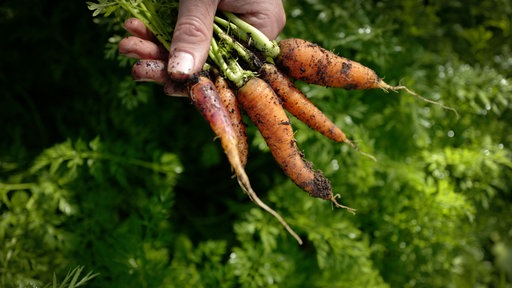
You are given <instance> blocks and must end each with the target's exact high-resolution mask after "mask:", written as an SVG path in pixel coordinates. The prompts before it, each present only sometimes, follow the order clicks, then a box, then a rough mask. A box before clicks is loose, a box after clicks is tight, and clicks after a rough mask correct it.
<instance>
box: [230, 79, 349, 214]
mask: <svg viewBox="0 0 512 288" xmlns="http://www.w3.org/2000/svg"><path fill="white" fill-rule="evenodd" d="M237 96H238V101H239V103H240V105H241V107H242V109H243V110H244V111H245V112H246V113H247V115H248V116H249V117H250V118H251V120H252V122H253V123H254V124H255V125H256V127H257V128H258V130H259V131H260V133H261V135H262V136H263V138H264V139H265V141H266V142H267V145H268V147H269V149H270V152H271V153H272V155H273V156H274V159H276V161H277V162H278V163H279V165H280V166H281V168H282V169H283V171H284V172H285V174H286V175H288V177H290V179H291V180H292V181H293V182H294V183H295V184H296V185H297V186H299V187H300V188H302V189H303V190H304V191H306V192H308V193H309V195H311V196H313V197H319V198H322V199H326V200H331V201H332V202H334V203H335V205H336V206H337V207H343V208H348V207H346V206H343V205H340V204H338V203H337V202H336V200H335V197H334V195H333V193H332V188H331V184H330V183H329V180H327V178H325V177H324V175H323V174H322V172H321V171H314V170H313V165H312V164H311V163H309V162H307V161H306V160H305V159H304V155H303V153H302V152H300V150H299V149H298V147H297V143H296V141H295V138H294V136H293V129H292V127H291V124H290V120H289V119H288V116H287V115H286V112H285V111H284V109H283V107H282V106H281V103H280V100H279V98H278V96H277V95H276V94H275V92H274V90H272V87H270V85H269V84H268V83H267V82H265V81H264V80H262V79H260V78H251V79H250V80H248V81H247V82H246V83H245V84H244V85H243V86H242V87H241V88H240V89H239V90H238V92H237ZM348 209H349V210H352V209H351V208H348Z"/></svg>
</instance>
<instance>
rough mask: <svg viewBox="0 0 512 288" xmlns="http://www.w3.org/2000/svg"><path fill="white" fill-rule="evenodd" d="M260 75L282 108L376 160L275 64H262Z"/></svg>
mask: <svg viewBox="0 0 512 288" xmlns="http://www.w3.org/2000/svg"><path fill="white" fill-rule="evenodd" d="M260 77H261V78H262V79H263V80H265V81H266V82H267V83H268V84H270V86H271V87H272V89H274V92H276V94H277V96H279V98H280V99H281V105H282V106H283V108H284V109H286V110H287V111H288V112H290V113H291V114H292V115H293V116H295V117H297V119H299V120H300V121H302V122H304V123H306V124H307V125H308V126H309V127H311V128H312V129H314V130H316V131H318V132H320V133H322V134H323V135H325V136H327V137H328V138H330V139H332V140H334V141H337V142H345V143H347V144H349V145H350V146H352V148H354V149H356V150H357V151H359V152H360V153H362V154H363V155H365V156H367V157H370V158H371V159H373V160H376V159H375V157H374V156H372V155H370V154H367V153H364V152H362V151H360V150H359V147H357V146H356V145H355V144H354V143H353V142H352V141H350V139H348V138H347V136H346V135H345V133H343V131H341V129H340V128H338V127H337V126H336V125H335V124H334V123H333V122H332V121H331V120H330V119H329V118H328V117H327V116H326V115H325V114H324V113H323V112H322V111H321V110H320V109H318V107H316V106H315V104H313V102H311V100H309V98H308V97H306V95H304V93H302V91H300V89H299V88H297V86H295V84H293V82H292V81H290V79H289V78H288V77H287V76H286V75H284V74H283V73H282V72H281V71H279V69H277V67H276V66H275V65H272V64H270V63H265V64H263V65H262V66H261V68H260Z"/></svg>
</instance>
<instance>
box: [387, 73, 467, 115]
mask: <svg viewBox="0 0 512 288" xmlns="http://www.w3.org/2000/svg"><path fill="white" fill-rule="evenodd" d="M381 89H383V90H384V91H386V92H387V91H388V90H391V91H394V92H397V91H398V90H405V91H406V92H407V93H409V94H411V95H412V96H414V97H416V98H418V99H420V100H423V101H425V102H428V103H431V104H434V105H438V106H440V107H441V108H443V109H446V110H451V111H453V113H455V116H456V117H457V119H459V118H460V115H459V112H457V110H456V109H455V108H453V107H449V106H446V105H444V104H442V103H439V102H437V101H434V100H430V99H428V98H425V97H423V96H421V95H419V94H418V93H416V92H414V91H412V90H411V89H409V88H407V87H406V86H403V85H399V86H391V85H388V84H387V83H385V82H382V83H381Z"/></svg>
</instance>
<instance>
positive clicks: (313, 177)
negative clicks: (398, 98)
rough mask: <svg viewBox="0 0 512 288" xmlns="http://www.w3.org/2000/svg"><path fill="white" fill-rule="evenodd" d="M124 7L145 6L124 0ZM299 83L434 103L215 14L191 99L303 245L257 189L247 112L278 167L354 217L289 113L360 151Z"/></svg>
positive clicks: (241, 178) (243, 181) (302, 44)
mask: <svg viewBox="0 0 512 288" xmlns="http://www.w3.org/2000/svg"><path fill="white" fill-rule="evenodd" d="M104 2H105V1H103V2H101V3H104ZM120 2H123V3H125V4H124V5H139V4H129V3H131V2H129V1H124V0H123V1H120ZM140 2H141V3H143V2H145V1H140ZM126 3H128V4H126ZM117 5H119V7H120V8H124V9H125V10H127V11H128V12H130V13H131V14H132V16H134V17H136V18H139V19H140V20H141V21H142V22H144V23H145V24H146V26H147V27H148V28H149V29H150V30H152V31H153V33H154V34H155V35H156V36H157V37H158V39H159V41H160V42H161V44H162V45H164V47H167V48H168V39H170V38H171V37H170V36H171V35H168V34H169V33H171V32H168V33H167V35H166V34H165V33H164V32H163V29H162V27H157V26H158V21H156V20H155V19H154V16H155V15H154V13H153V14H152V11H151V9H148V11H147V12H146V14H144V13H142V14H141V13H140V11H144V9H143V8H141V7H138V9H127V7H124V6H123V5H120V4H117ZM98 7H99V4H96V3H89V8H90V9H92V10H95V14H99V13H103V14H106V16H108V14H110V13H111V12H112V11H110V12H109V11H105V10H103V11H102V10H101V9H100V8H101V7H100V8H98ZM132 8H133V7H132ZM134 11H135V12H134ZM148 15H149V16H152V17H148ZM291 79H296V80H301V81H303V82H306V83H309V84H315V85H322V86H327V87H339V88H345V89H374V88H380V89H384V90H386V91H388V90H392V91H396V90H399V89H404V90H406V91H407V92H409V93H411V94H413V95H414V96H416V97H419V98H421V99H423V100H425V101H428V102H433V101H431V100H428V99H425V98H423V97H421V96H420V95H417V94H415V93H414V92H413V91H410V90H409V89H407V88H406V87H404V86H390V85H388V84H387V83H385V82H384V81H383V80H382V79H381V78H380V77H379V76H378V75H377V74H376V73H375V72H374V71H373V70H371V69H370V68H368V67H365V66H364V65H362V64H360V63H358V62H355V61H351V60H349V59H346V58H344V57H341V56H338V55H336V54H334V53H332V52H330V51H328V50H326V49H324V48H322V47H320V46H318V45H316V44H313V43H311V42H308V41H306V40H302V39H284V40H281V41H279V42H278V43H277V42H275V41H270V40H269V39H268V38H267V37H266V36H265V35H264V34H262V33H261V32H260V31H259V30H257V29H256V28H254V27H252V26H251V25H249V24H248V23H246V22H244V21H243V20H241V19H240V18H238V17H237V16H236V15H234V14H232V13H227V12H223V13H221V14H219V15H218V16H217V17H215V23H214V37H213V39H212V43H211V46H210V52H209V59H208V62H207V64H206V65H205V67H204V70H203V71H202V72H201V73H199V74H197V75H195V76H194V77H192V79H190V80H189V81H187V82H186V83H184V85H186V88H187V91H188V96H189V98H190V100H191V101H192V103H193V104H194V105H195V106H196V107H197V109H198V110H199V112H200V113H201V115H202V116H203V117H204V118H205V119H206V120H207V121H208V122H209V124H210V126H211V128H212V130H213V131H214V133H215V134H216V135H217V136H218V138H219V139H220V142H221V145H222V147H223V149H224V151H225V153H226V156H227V158H228V160H229V162H230V164H231V166H232V167H233V170H234V172H235V174H236V177H237V180H238V183H239V185H240V187H241V188H242V190H244V192H245V193H247V194H248V196H249V197H250V198H251V200H253V201H254V202H255V203H256V204H257V205H258V206H260V207H261V208H263V209H264V210H266V211H267V212H269V213H270V214H272V215H273V216H274V217H275V218H276V219H277V220H278V221H279V222H280V223H281V224H282V225H283V226H284V227H285V228H286V229H287V231H288V232H289V233H290V234H291V235H292V236H293V237H294V238H295V239H296V240H297V241H298V242H299V243H302V240H301V239H300V237H299V236H298V235H297V234H296V233H295V232H294V231H293V230H292V229H291V228H290V226H289V225H288V224H287V223H286V222H285V220H284V219H283V218H282V217H281V216H280V215H279V214H278V213H277V212H275V211H274V210H273V209H271V208H270V207H268V206H267V205H266V204H265V203H264V202H263V201H261V200H260V199H259V197H258V196H257V194H256V193H255V192H254V190H253V189H252V187H251V184H250V181H249V177H248V176H247V174H246V172H245V165H246V163H247V155H248V141H247V135H246V131H245V129H246V126H245V124H244V123H243V121H242V112H245V114H246V115H247V116H248V117H249V118H250V119H251V121H252V122H253V123H254V125H255V126H256V127H257V128H258V130H259V131H260V133H261V135H262V136H263V138H264V139H265V141H266V143H267V145H268V147H269V149H270V151H271V153H272V155H273V157H274V158H275V160H276V162H277V163H278V164H279V165H280V167H281V168H282V170H283V171H284V173H285V174H286V175H288V177H289V178H290V179H291V180H292V181H293V182H294V183H295V184H296V185H297V186H298V187H300V188H301V189H302V190H304V191H306V192H307V193H308V194H309V195H311V196H313V197H318V198H321V199H325V200H329V201H332V203H334V205H335V206H336V207H340V208H346V209H348V210H349V211H351V212H354V211H355V210H354V209H352V208H350V207H347V206H344V205H341V204H339V203H338V202H337V200H336V196H335V195H334V194H333V191H332V188H331V184H330V182H329V180H328V179H327V178H326V177H325V176H324V175H323V173H322V172H321V171H320V170H315V169H314V168H313V164H312V163H310V162H308V161H307V160H306V159H305V158H304V154H303V153H302V152H301V150H300V149H299V147H298V146H297V141H296V140H295V138H294V131H293V128H292V126H291V124H290V120H289V118H288V114H287V113H286V111H288V112H289V113H290V114H292V115H293V116H295V117H296V118H297V119H299V120H300V121H302V122H304V123H306V124H307V125H308V126H309V127H311V128H312V129H314V130H316V131H318V132H320V133H322V134H323V135H325V136H326V137H328V138H330V139H332V140H334V141H337V142H345V143H347V144H349V145H351V146H352V147H354V148H355V149H358V148H357V147H356V146H355V145H354V144H353V143H352V142H351V141H350V140H349V139H348V138H347V136H346V135H345V134H344V133H343V131H342V130H341V129H340V128H338V127H337V126H336V125H335V124H334V123H333V122H332V121H331V120H330V119H329V118H328V117H327V116H326V115H324V114H323V113H322V111H320V110H319V109H318V108H317V107H316V106H315V105H314V104H313V103H312V102H311V101H310V100H309V99H308V98H307V97H306V96H305V95H304V94H303V93H302V92H301V90H299V89H298V88H297V87H296V86H295V84H294V83H293V81H292V80H291ZM433 103H436V104H437V102H433ZM443 107H445V106H443ZM445 108H447V109H452V108H449V107H445ZM361 153H362V152H361ZM365 155H367V156H369V157H373V156H371V155H368V154H365Z"/></svg>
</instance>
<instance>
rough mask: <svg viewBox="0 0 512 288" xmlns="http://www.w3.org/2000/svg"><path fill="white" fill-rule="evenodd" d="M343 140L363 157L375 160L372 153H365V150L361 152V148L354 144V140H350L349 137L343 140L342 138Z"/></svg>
mask: <svg viewBox="0 0 512 288" xmlns="http://www.w3.org/2000/svg"><path fill="white" fill-rule="evenodd" d="M343 142H345V143H347V144H348V145H350V146H351V147H352V148H354V150H356V151H357V152H359V153H360V154H361V155H363V156H365V157H368V158H370V159H372V160H373V161H375V162H377V158H375V156H373V155H372V154H370V153H366V152H363V151H361V148H359V146H357V144H355V143H354V142H352V141H351V140H350V139H348V138H346V139H345V140H343Z"/></svg>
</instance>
